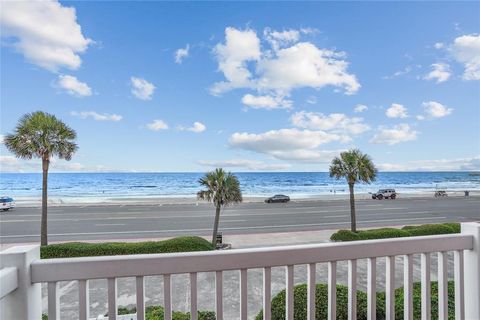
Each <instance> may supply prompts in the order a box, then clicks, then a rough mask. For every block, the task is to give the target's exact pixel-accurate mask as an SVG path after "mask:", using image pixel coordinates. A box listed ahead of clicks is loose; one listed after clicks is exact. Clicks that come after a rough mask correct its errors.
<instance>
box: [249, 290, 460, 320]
mask: <svg viewBox="0 0 480 320" xmlns="http://www.w3.org/2000/svg"><path fill="white" fill-rule="evenodd" d="M315 293H316V294H315V306H316V308H315V319H317V320H323V319H327V315H328V304H327V301H328V286H327V285H326V284H317V286H316V292H315ZM454 297H455V293H454V283H453V281H450V282H449V283H448V319H452V320H453V319H455V300H454V299H455V298H454ZM431 299H432V302H431V303H432V307H431V317H432V320H437V319H438V287H437V282H432V284H431ZM413 308H414V310H413V318H414V319H420V318H421V285H420V283H419V282H416V283H414V284H413ZM293 313H294V316H293V318H294V320H304V319H307V285H306V284H301V285H298V286H295V288H294V307H293ZM255 319H256V320H262V319H263V310H262V311H260V313H259V314H258V315H257V316H256V318H255ZM284 319H285V290H283V291H281V292H280V293H278V294H277V295H276V296H275V298H273V300H272V320H284ZM347 319H348V288H347V287H346V286H343V285H337V320H347ZM357 319H358V320H366V319H367V294H366V293H365V292H363V291H357ZM377 319H378V320H382V319H385V292H379V293H377ZM395 319H403V288H397V289H396V290H395Z"/></svg>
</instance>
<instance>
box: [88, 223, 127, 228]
mask: <svg viewBox="0 0 480 320" xmlns="http://www.w3.org/2000/svg"><path fill="white" fill-rule="evenodd" d="M124 225H125V223H99V224H95V227H105V226H124Z"/></svg>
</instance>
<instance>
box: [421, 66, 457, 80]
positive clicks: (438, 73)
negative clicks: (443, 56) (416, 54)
mask: <svg viewBox="0 0 480 320" xmlns="http://www.w3.org/2000/svg"><path fill="white" fill-rule="evenodd" d="M431 68H432V71H430V72H429V73H428V74H427V75H425V77H424V79H425V80H436V81H437V83H441V82H445V81H447V80H448V78H450V75H451V71H450V66H449V65H448V64H446V63H434V64H432V65H431Z"/></svg>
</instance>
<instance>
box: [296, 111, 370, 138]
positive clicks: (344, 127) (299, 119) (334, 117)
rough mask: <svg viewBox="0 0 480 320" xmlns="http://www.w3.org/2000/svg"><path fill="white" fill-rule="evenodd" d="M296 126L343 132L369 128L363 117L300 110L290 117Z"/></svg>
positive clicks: (351, 132) (356, 131)
mask: <svg viewBox="0 0 480 320" xmlns="http://www.w3.org/2000/svg"><path fill="white" fill-rule="evenodd" d="M290 120H291V121H292V124H293V125H294V126H296V127H299V128H303V129H310V130H323V131H332V132H337V133H345V134H360V133H362V132H365V131H367V130H369V129H370V127H369V126H368V125H367V124H365V123H364V122H363V118H358V117H353V118H349V117H347V116H346V115H345V114H343V113H332V114H329V115H324V114H323V113H316V112H306V111H300V112H297V113H295V114H293V115H292V117H291V118H290Z"/></svg>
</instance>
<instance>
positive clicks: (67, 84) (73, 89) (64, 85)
mask: <svg viewBox="0 0 480 320" xmlns="http://www.w3.org/2000/svg"><path fill="white" fill-rule="evenodd" d="M57 86H58V87H59V88H61V89H64V90H65V91H67V93H68V94H70V95H72V96H76V97H88V96H91V95H92V89H91V88H90V87H89V86H88V84H86V83H85V82H81V81H79V80H78V79H77V78H76V77H74V76H69V75H59V76H58V82H57Z"/></svg>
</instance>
